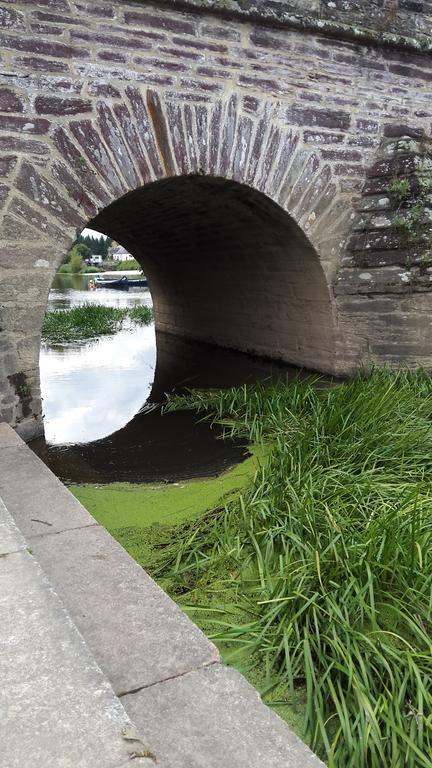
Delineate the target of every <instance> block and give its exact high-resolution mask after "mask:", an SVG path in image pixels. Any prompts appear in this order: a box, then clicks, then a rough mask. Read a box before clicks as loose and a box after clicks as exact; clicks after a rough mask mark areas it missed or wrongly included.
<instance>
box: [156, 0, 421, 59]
mask: <svg viewBox="0 0 432 768" xmlns="http://www.w3.org/2000/svg"><path fill="white" fill-rule="evenodd" d="M160 2H161V4H162V5H164V4H165V5H170V6H174V7H177V8H193V9H200V10H211V11H213V12H214V13H217V14H220V15H223V16H231V17H233V16H234V17H238V18H241V19H248V20H251V19H254V20H258V21H260V22H261V23H262V22H265V23H267V24H270V25H272V26H280V27H291V28H295V29H302V30H307V31H309V32H318V33H319V34H327V35H329V36H333V37H337V38H338V39H340V40H341V39H348V40H353V41H356V42H360V41H362V42H370V43H375V44H380V45H382V44H384V45H389V46H392V47H394V46H400V47H401V48H406V49H412V50H414V51H416V50H417V51H420V50H424V51H427V50H430V49H431V46H432V3H431V2H429V0H265V1H264V2H262V0H160Z"/></svg>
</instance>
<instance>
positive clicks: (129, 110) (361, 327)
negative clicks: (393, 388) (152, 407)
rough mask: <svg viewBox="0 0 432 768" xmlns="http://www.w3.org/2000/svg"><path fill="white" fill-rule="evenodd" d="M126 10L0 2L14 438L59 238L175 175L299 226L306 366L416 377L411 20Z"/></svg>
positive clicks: (4, 346) (421, 276)
mask: <svg viewBox="0 0 432 768" xmlns="http://www.w3.org/2000/svg"><path fill="white" fill-rule="evenodd" d="M144 5H145V6H146V7H145V8H144V7H143V4H142V3H138V4H136V3H132V4H129V3H124V2H123V0H106V1H105V2H104V3H103V4H101V3H99V4H94V3H82V2H78V1H77V0H44V1H43V2H40V3H35V2H33V0H20V2H16V3H15V2H9V4H8V10H4V11H2V10H0V28H1V29H0V38H1V44H2V50H3V49H4V50H5V55H4V57H3V58H4V61H3V69H2V71H1V72H0V271H1V279H0V418H1V419H5V420H6V421H8V422H9V423H11V424H13V425H14V426H16V427H17V428H18V429H19V430H20V432H21V434H22V435H23V436H31V435H34V434H35V433H36V432H37V431H38V430H39V429H40V428H41V424H42V422H41V408H40V392H39V374H38V365H37V363H38V350H39V344H40V327H41V322H42V317H43V313H44V311H45V306H46V298H47V295H48V290H49V287H50V285H51V283H52V279H53V275H54V273H55V269H56V266H57V265H58V264H59V263H60V260H61V258H62V257H63V255H64V253H65V251H66V250H67V249H68V248H69V247H70V244H71V242H73V240H74V239H75V237H76V234H77V233H78V232H79V231H81V230H82V228H83V227H85V226H86V225H87V223H88V222H89V221H90V220H93V221H96V219H97V218H98V217H99V216H102V217H103V211H104V210H106V209H108V208H109V206H110V205H111V204H115V203H116V201H120V200H121V199H122V198H124V197H125V196H127V195H128V194H129V193H131V194H133V193H134V190H139V189H143V190H147V189H150V188H151V185H152V183H156V184H161V185H162V184H164V183H165V182H166V181H167V180H172V181H173V183H174V181H175V180H176V179H178V178H185V177H189V176H190V177H194V178H195V177H196V178H201V177H202V178H203V179H212V180H213V181H212V184H213V183H214V184H218V183H220V182H217V181H215V180H217V179H222V180H224V181H225V182H226V183H228V184H238V185H239V186H240V188H241V189H242V190H243V192H242V193H241V195H243V197H242V200H243V203H242V204H243V205H244V204H245V199H246V192H244V190H245V189H248V190H253V193H252V192H250V193H248V194H250V195H252V197H253V195H259V194H261V195H263V196H264V198H263V199H265V200H267V201H271V203H272V205H274V206H277V207H278V208H277V210H278V211H279V212H281V211H282V212H285V215H286V216H289V217H290V219H289V220H290V221H291V225H292V231H297V230H295V227H294V224H295V225H296V226H297V227H298V228H299V230H300V231H301V232H302V233H303V237H304V238H305V240H303V245H304V252H305V253H306V252H307V253H313V254H314V260H313V259H312V257H311V260H310V264H312V263H313V264H315V267H314V269H315V268H316V269H317V270H318V274H320V276H321V277H320V279H321V278H322V277H323V278H324V279H323V286H322V287H323V289H325V290H323V291H321V293H322V294H324V293H325V295H326V300H325V301H326V302H327V297H328V303H326V309H325V313H326V318H327V319H328V318H329V316H330V314H331V321H329V322H328V323H327V320H326V325H328V327H330V326H331V327H332V332H331V336H332V343H331V344H330V345H329V350H328V351H327V352H326V357H325V360H324V361H323V360H321V362H319V367H321V368H322V369H323V370H324V369H325V370H328V369H331V370H332V371H333V372H335V373H345V374H350V373H352V372H353V371H355V370H356V368H358V366H359V365H362V364H365V363H369V362H374V363H377V364H382V363H386V364H389V365H395V366H397V365H399V364H400V362H401V361H403V362H404V363H407V364H408V365H411V366H416V365H419V364H421V365H423V366H425V367H427V368H431V367H432V348H431V344H430V328H431V324H432V320H431V318H432V311H431V302H430V292H431V289H432V281H431V280H430V272H429V270H431V269H432V255H431V254H432V250H431V249H430V235H429V234H428V232H426V231H423V230H426V229H428V227H429V224H430V221H429V219H428V216H429V214H428V211H429V207H430V206H429V205H428V204H426V203H427V202H428V201H426V203H425V206H424V217H423V218H424V219H425V222H423V221H421V222H420V232H419V233H415V234H416V237H415V238H411V240H410V241H408V240H407V238H406V237H405V238H404V237H403V234H401V228H400V218H401V216H400V211H398V210H396V209H398V208H399V204H397V205H396V206H395V205H394V202H395V201H394V200H392V199H391V195H390V193H389V190H390V188H391V185H392V181H393V180H394V178H395V176H396V177H399V176H400V177H401V179H402V181H404V179H405V181H406V177H407V176H408V177H409V179H410V184H411V190H412V192H413V193H414V194H413V198H414V199H413V200H411V201H409V200H405V201H403V206H405V209H406V215H407V217H408V220H409V217H410V215H411V218H412V215H414V214H413V213H412V212H411V214H410V209H409V206H410V205H411V203H414V205H413V206H412V207H413V208H414V210H415V191H416V190H418V188H419V184H420V186H421V181H422V180H421V178H420V179H419V178H417V177H418V175H419V174H418V171H419V169H420V175H421V173H422V168H423V165H424V160H425V156H424V151H425V142H426V144H428V143H429V144H430V125H431V113H430V94H429V91H430V87H429V86H430V29H429V27H428V25H427V20H426V16H427V14H426V11H424V10H421V9H420V6H419V10H416V11H411V10H410V11H407V9H406V8H405V5H406V3H405V4H404V3H403V2H402V0H401V2H399V3H398V2H396V4H394V5H395V8H393V7H392V10H391V13H390V15H388V14H386V13H385V9H384V11H383V9H378V10H377V8H376V3H373V2H366V3H364V4H363V5H364V7H363V5H362V8H361V9H358V8H357V5H358V4H357V5H356V4H354V5H353V6H352V7H351V5H350V4H348V5H349V7H348V6H347V8H345V7H344V9H343V10H342V11H341V9H340V8H339V7H337V8H330V7H329V8H326V9H324V10H323V9H320V11H319V14H318V15H317V13H318V12H317V13H316V12H315V11H313V10H312V11H311V9H310V3H306V2H305V0H299V3H298V12H297V13H296V14H293V13H292V8H291V5H292V4H290V3H288V2H285V0H281V2H280V3H278V9H275V7H274V6H275V4H274V3H270V4H269V3H265V2H263V3H261V4H258V5H259V6H260V7H259V8H257V7H256V6H257V4H256V3H255V4H252V5H251V4H250V3H246V4H245V3H237V2H233V3H231V4H230V8H229V9H227V7H226V3H225V2H223V0H207V1H206V2H205V3H201V2H199V3H198V2H196V0H182V1H181V2H180V0H179V1H178V2H177V0H169V2H162V0H161V2H159V0H154V2H153V3H146V4H144ZM330 5H332V4H330ZM231 6H232V8H231ZM252 6H253V7H252ZM279 6H280V7H279ZM354 6H356V7H354ZM219 13H220V15H221V16H220V18H219V19H218V18H217V16H218V14H219ZM323 14H324V15H323ZM383 14H384V15H383ZM425 14H426V15H425ZM222 16H223V23H222ZM387 17H388V18H387ZM383 21H385V29H386V30H387V31H386V32H383V27H382V23H383ZM429 26H430V25H429ZM407 34H408V35H414V36H415V38H414V37H410V36H408V37H407ZM366 45H367V46H368V47H367V48H365V46H366ZM431 156H432V151H431V149H430V146H429V149H428V156H427V158H426V159H427V161H428V163H430V158H431ZM419 161H420V164H419ZM203 183H204V182H203ZM172 188H173V189H174V186H173V187H172ZM155 189H156V188H155ZM225 189H226V190H228V187H226V188H225ZM231 189H232V190H233V189H234V187H231ZM143 194H144V193H143ZM145 194H147V191H146V192H145ZM148 194H156V192H155V191H154V192H151V193H150V192H149V193H148ZM224 194H225V193H224ZM254 199H255V200H257V198H256V197H255V198H254ZM249 202H250V200H249ZM263 205H264V204H263ZM417 207H418V206H417ZM264 208H266V211H267V212H269V211H268V204H267V203H266V204H265V205H264ZM275 215H276V214H275ZM280 216H281V213H280ZM395 218H396V220H399V225H396V226H395ZM417 218H419V217H417ZM286 222H288V219H285V223H286ZM279 223H280V224H281V226H282V219H281V218H279ZM429 228H430V227H429ZM261 234H262V233H261ZM417 235H418V236H417ZM299 237H300V235H299ZM422 238H423V239H422ZM419 243H420V244H419ZM309 248H311V249H312V251H311V252H309V250H308V249H309ZM272 258H274V259H275V256H274V255H273V257H272ZM318 267H319V269H318ZM150 270H151V266H150ZM269 274H270V270H268V274H267V276H268V275H269ZM293 279H294V276H293ZM153 286H156V282H155V277H153ZM154 290H156V289H155V288H154ZM320 290H321V289H320ZM273 298H274V297H273ZM162 306H163V305H162V303H161V300H159V309H158V310H157V311H158V316H159V320H158V322H160V323H161V324H163V323H166V324H169V325H170V327H171V328H172V327H173V322H174V325H175V329H176V330H177V331H178V330H179V327H180V326H179V323H180V319H179V318H180V317H182V318H183V319H184V318H185V315H184V314H181V312H180V307H179V306H178V305H177V307H178V311H177V317H176V318H175V319H173V317H172V316H171V320H170V321H169V322H168V315H167V314H166V313H165V317H163V309H162ZM171 306H174V304H173V303H172V302H171ZM315 309H317V307H316V305H315ZM165 310H166V308H165ZM314 316H315V317H318V313H317V314H316V315H314ZM264 322H265V321H264V318H262V323H261V326H262V327H264ZM268 323H270V324H271V319H270V320H268ZM309 325H310V328H312V327H313V322H312V321H311V322H310V323H309ZM212 330H213V331H215V329H214V328H213V329H212ZM219 330H220V329H219ZM248 330H250V328H248ZM267 330H269V329H267ZM309 330H310V329H309ZM215 333H216V331H215ZM272 334H273V335H272V344H273V342H274V341H275V339H276V336H275V332H274V331H272ZM216 335H217V334H216ZM219 338H220V337H219ZM257 338H258V337H257V335H255V337H254V339H252V341H253V342H254V343H253V344H251V348H256V349H257V350H258V349H261V350H262V349H264V348H266V349H267V350H268V344H267V343H265V344H264V342H263V343H262V344H261V346H260V345H258V344H257ZM263 338H264V332H263V334H262V337H261V340H263ZM303 338H305V337H303ZM221 341H223V343H227V344H228V343H237V340H233V339H227V338H226V337H224V338H223V339H221ZM309 341H310V342H312V339H309ZM276 346H277V348H278V349H277V353H279V352H280V345H279V342H277V344H276ZM320 347H322V348H323V349H324V348H325V349H326V350H327V347H325V345H323V344H321V342H320ZM282 352H283V354H285V352H284V351H283V350H282ZM291 352H292V350H290V355H291ZM271 353H272V354H273V353H274V348H273V346H272V349H271ZM315 359H316V357H315Z"/></svg>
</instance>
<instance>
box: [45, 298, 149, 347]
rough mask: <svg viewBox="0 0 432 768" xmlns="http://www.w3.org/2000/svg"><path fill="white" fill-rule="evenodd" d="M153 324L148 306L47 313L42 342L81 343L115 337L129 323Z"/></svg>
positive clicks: (90, 306)
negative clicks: (86, 340) (103, 337)
mask: <svg viewBox="0 0 432 768" xmlns="http://www.w3.org/2000/svg"><path fill="white" fill-rule="evenodd" d="M152 320H153V310H152V309H151V307H147V306H137V307H131V308H117V307H102V306H98V305H95V304H83V305H82V306H80V307H73V308H72V309H68V310H54V311H50V312H46V314H45V317H44V321H43V325H42V339H43V340H44V341H50V342H52V343H62V342H67V341H80V340H83V339H91V338H95V337H97V336H104V335H107V334H110V333H116V332H117V331H120V330H121V329H122V328H123V327H124V326H125V323H127V322H132V323H135V324H136V325H148V324H149V323H151V321H152Z"/></svg>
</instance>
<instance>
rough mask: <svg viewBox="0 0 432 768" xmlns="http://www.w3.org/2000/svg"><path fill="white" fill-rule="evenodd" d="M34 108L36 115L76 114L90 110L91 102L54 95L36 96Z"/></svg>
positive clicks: (91, 107)
mask: <svg viewBox="0 0 432 768" xmlns="http://www.w3.org/2000/svg"><path fill="white" fill-rule="evenodd" d="M35 109H36V112H37V113H38V115H58V116H59V117H63V116H64V115H78V114H80V113H83V112H91V111H92V109H93V104H92V102H91V101H90V100H89V99H73V98H72V99H66V98H62V97H60V98H56V97H55V96H36V99H35Z"/></svg>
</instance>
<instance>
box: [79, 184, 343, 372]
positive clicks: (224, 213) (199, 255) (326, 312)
mask: <svg viewBox="0 0 432 768" xmlns="http://www.w3.org/2000/svg"><path fill="white" fill-rule="evenodd" d="M88 226H89V227H91V228H92V229H94V230H97V231H99V232H102V233H103V234H105V235H108V236H109V237H111V238H112V239H113V240H115V241H117V242H119V243H121V244H122V245H123V246H124V247H125V248H126V249H127V250H128V251H129V252H130V253H131V254H132V255H133V256H134V257H135V258H136V259H137V261H139V262H140V264H141V265H142V268H143V270H144V272H145V274H146V276H147V278H148V281H149V287H150V290H151V293H152V297H153V304H154V312H155V325H156V332H157V333H158V334H160V333H168V334H175V335H177V336H181V337H183V338H185V339H196V340H199V341H205V342H207V343H210V344H215V345H218V346H221V347H227V348H230V349H236V350H240V351H242V352H249V353H252V354H255V355H260V356H263V357H269V358H273V359H277V360H283V361H285V362H288V363H292V364H294V365H298V366H301V367H304V368H308V369H311V370H318V371H323V372H330V373H331V372H332V371H333V367H334V365H333V360H334V343H333V323H332V311H331V303H330V297H329V291H328V287H327V283H326V280H325V276H324V273H323V271H322V268H321V265H320V262H319V259H318V256H317V254H316V252H315V251H314V249H313V248H312V246H311V244H310V243H309V241H308V239H307V238H306V236H305V235H304V233H303V232H302V230H301V229H300V228H299V227H298V225H297V224H296V223H295V222H294V220H293V219H292V218H291V217H290V216H289V215H288V213H286V212H285V211H284V210H283V209H281V208H280V207H279V206H278V205H276V204H275V203H274V202H273V201H271V200H270V199H269V198H268V197H266V196H265V195H264V194H262V193H260V192H257V191H255V190H253V189H251V188H250V187H248V186H246V185H242V184H238V183H236V182H232V181H226V180H225V179H221V178H215V177H208V176H201V175H192V176H178V177H173V178H170V179H165V180H162V181H156V182H153V183H151V184H148V185H145V186H143V187H140V188H139V189H136V190H134V191H132V192H130V193H128V194H127V195H125V196H123V197H121V198H120V199H118V200H116V201H115V202H113V203H112V204H110V205H109V206H107V207H106V208H105V209H104V210H103V211H102V212H100V213H99V214H98V215H97V216H96V217H95V218H94V219H93V220H92V221H91V222H90V223H89V225H88Z"/></svg>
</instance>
